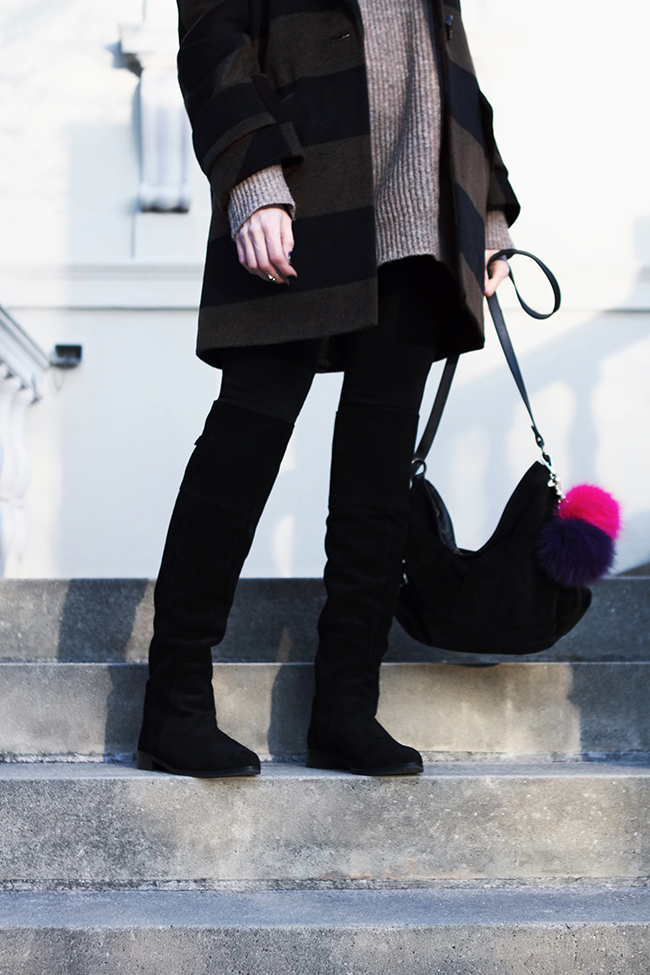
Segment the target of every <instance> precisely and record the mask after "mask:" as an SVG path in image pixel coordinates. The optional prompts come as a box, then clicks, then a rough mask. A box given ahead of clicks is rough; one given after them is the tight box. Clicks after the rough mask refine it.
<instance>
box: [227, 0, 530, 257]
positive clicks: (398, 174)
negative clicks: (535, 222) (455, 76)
mask: <svg viewBox="0 0 650 975" xmlns="http://www.w3.org/2000/svg"><path fill="white" fill-rule="evenodd" d="M359 7H360V9H361V16H362V18H363V25H364V39H365V57H366V70H367V78H368V97H369V102H370V137H371V146H372V164H373V176H374V184H375V221H376V230H377V263H378V264H385V263H386V262H388V261H396V260H399V259H400V258H402V257H412V256H415V255H417V254H430V255H432V256H433V257H436V258H438V259H444V256H445V253H446V250H447V247H446V242H445V241H444V240H441V239H440V233H439V220H438V217H439V194H440V182H439V159H440V142H441V121H442V113H441V100H440V88H439V82H438V68H437V64H436V55H435V52H434V49H433V45H432V43H431V30H430V24H429V23H428V20H429V17H430V13H429V7H428V4H426V3H423V0H359ZM273 205H276V206H277V205H285V206H287V207H288V208H289V210H290V212H291V214H292V216H294V215H295V203H294V201H293V198H292V196H291V192H290V190H289V187H288V186H287V184H286V181H285V179H284V175H283V172H282V167H281V166H270V167H269V168H268V169H264V170H262V171H261V172H259V173H255V174H254V175H253V176H250V177H249V178H248V179H246V180H244V181H243V182H241V183H239V184H238V185H237V186H235V187H234V189H233V190H232V192H231V194H230V201H229V205H228V215H229V218H230V226H231V230H232V234H233V237H234V236H235V234H236V233H237V231H238V230H239V228H240V227H241V226H242V224H243V223H244V222H245V221H246V220H247V219H248V217H250V216H251V214H253V213H254V212H255V211H256V210H258V209H259V208H260V207H262V206H273ZM485 246H486V248H491V249H498V248H501V247H511V246H512V239H511V237H510V234H509V232H508V227H507V224H506V220H505V217H504V215H503V213H502V212H501V211H500V210H495V211H491V212H490V213H489V214H488V220H487V225H486V240H485Z"/></svg>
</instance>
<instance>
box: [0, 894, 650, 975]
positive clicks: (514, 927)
mask: <svg viewBox="0 0 650 975" xmlns="http://www.w3.org/2000/svg"><path fill="white" fill-rule="evenodd" d="M0 943H1V950H0V975H17V973H18V972H20V973H21V975H88V973H92V975H100V973H101V975H131V973H134V972H138V973H140V975H198V973H199V972H200V973H202V975H251V973H255V975H304V973H309V975H351V973H353V975H395V973H399V972H404V973H408V975H434V973H438V975H504V973H505V972H508V973H511V975H569V973H570V975H597V973H606V975H647V972H648V970H650V898H649V897H648V892H647V890H634V889H632V890H629V889H621V890H581V889H551V890H547V889H537V890H525V891H522V890H393V891H373V890H368V891H258V892H254V893H246V892H235V893H233V892H183V893H175V892H144V891H122V892H115V891H107V892H103V893H78V892H72V893H56V894H31V893H21V894H16V893H0Z"/></svg>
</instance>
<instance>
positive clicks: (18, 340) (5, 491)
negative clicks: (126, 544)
mask: <svg viewBox="0 0 650 975" xmlns="http://www.w3.org/2000/svg"><path fill="white" fill-rule="evenodd" d="M50 365H51V360H50V357H49V356H48V355H47V353H45V352H44V351H43V350H42V349H41V348H40V346H39V345H37V343H36V342H34V340H33V339H32V338H30V336H29V335H28V334H27V333H26V332H25V331H24V330H23V329H22V328H21V327H20V325H19V324H18V322H17V321H15V319H14V318H12V317H11V315H10V314H9V313H8V312H7V311H5V309H4V308H2V307H1V306H0V576H14V575H16V574H17V570H18V567H19V565H20V560H21V558H22V555H23V552H24V550H25V546H26V544H27V536H28V525H27V517H26V515H25V508H24V504H25V494H26V493H27V488H28V486H29V475H30V468H29V458H28V456H27V449H26V446H25V411H26V410H27V407H28V406H29V405H30V404H31V403H34V402H35V401H36V400H38V399H40V398H41V397H42V395H43V386H44V378H45V372H46V370H47V369H49V367H50Z"/></svg>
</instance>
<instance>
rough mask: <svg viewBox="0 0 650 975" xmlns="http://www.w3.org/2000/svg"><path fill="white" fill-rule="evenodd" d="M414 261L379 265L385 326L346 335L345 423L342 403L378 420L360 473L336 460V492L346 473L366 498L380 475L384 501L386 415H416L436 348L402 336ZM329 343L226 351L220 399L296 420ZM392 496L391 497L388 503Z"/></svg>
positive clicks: (362, 444)
mask: <svg viewBox="0 0 650 975" xmlns="http://www.w3.org/2000/svg"><path fill="white" fill-rule="evenodd" d="M408 260H409V259H407V261H396V262H393V263H391V264H386V265H383V266H382V267H381V268H380V269H379V323H378V325H377V326H376V327H374V328H369V329H366V330H364V331H360V332H354V333H350V334H349V335H347V336H345V337H344V338H343V341H342V346H343V363H344V379H343V388H342V391H341V399H340V404H339V423H340V422H341V421H342V419H343V416H344V415H345V414H346V413H347V412H348V411H347V410H345V409H342V408H354V407H364V408H365V409H364V410H363V413H364V414H365V415H366V416H369V417H372V414H373V411H376V417H375V422H369V423H366V424H365V429H362V430H361V431H360V440H359V442H358V444H357V451H356V455H355V456H356V459H357V461H358V462H357V463H355V472H354V473H353V472H351V471H340V472H338V471H336V470H335V469H334V465H333V471H332V474H333V487H334V490H335V492H336V487H335V485H336V483H337V479H338V480H341V477H342V480H343V482H345V483H349V482H350V479H351V478H353V479H356V480H357V481H358V492H359V500H360V499H361V498H363V497H364V496H365V490H364V484H363V481H364V480H367V481H368V482H370V481H372V485H370V483H368V487H369V488H371V493H373V494H374V495H375V496H376V495H377V491H378V490H379V495H380V497H379V498H378V499H377V500H379V501H380V503H381V485H380V483H378V480H379V481H381V472H382V470H384V469H386V470H388V469H389V468H390V466H391V462H392V460H393V458H392V456H391V454H392V442H391V438H390V437H389V438H385V437H383V436H382V416H385V415H386V414H385V413H384V411H386V410H389V411H393V410H397V411H404V412H407V413H410V414H416V413H417V412H418V411H419V408H420V402H421V400H422V395H423V392H424V387H425V383H426V380H427V376H428V373H429V369H430V367H431V360H432V354H431V351H430V349H429V348H426V347H423V346H418V345H412V344H406V343H404V342H400V341H399V335H400V319H401V318H403V314H404V306H405V305H406V304H407V300H408V299H409V298H410V297H411V295H409V294H408V293H407V289H409V288H412V286H413V277H412V276H410V275H409V274H406V273H404V271H405V266H406V265H407V262H408ZM322 342H323V340H322V339H308V340H304V341H300V342H287V343H284V344H278V345H269V346H258V347H248V348H237V349H227V350H225V351H224V352H223V379H222V385H221V394H220V397H219V399H220V400H221V402H224V403H228V404H230V405H232V406H237V407H241V408H244V409H248V410H253V411H256V412H259V413H263V414H266V415H268V416H272V417H276V418H277V419H282V420H286V421H288V422H290V423H294V422H295V420H296V418H297V416H298V414H299V413H300V410H301V408H302V405H303V403H304V401H305V399H306V397H307V394H308V392H309V389H310V387H311V384H312V381H313V378H314V375H315V372H316V367H317V364H318V360H319V356H320V352H321V348H322ZM339 342H341V338H339ZM411 448H412V445H410V446H409V449H411ZM346 454H347V452H346ZM339 474H340V475H341V477H338V475H339ZM389 480H390V478H389ZM403 480H404V478H403V477H402V481H403ZM343 490H345V489H344V488H343ZM354 493H355V494H357V491H356V490H355V491H354ZM350 500H351V499H350ZM392 500H393V499H392V498H388V497H387V498H386V501H385V503H391V502H392Z"/></svg>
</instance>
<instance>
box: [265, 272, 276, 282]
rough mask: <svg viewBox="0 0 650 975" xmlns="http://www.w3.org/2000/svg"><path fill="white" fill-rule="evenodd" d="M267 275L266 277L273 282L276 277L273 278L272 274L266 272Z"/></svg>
mask: <svg viewBox="0 0 650 975" xmlns="http://www.w3.org/2000/svg"><path fill="white" fill-rule="evenodd" d="M267 277H268V279H269V281H272V282H273V284H275V282H276V280H277V278H274V277H273V275H272V274H267Z"/></svg>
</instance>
